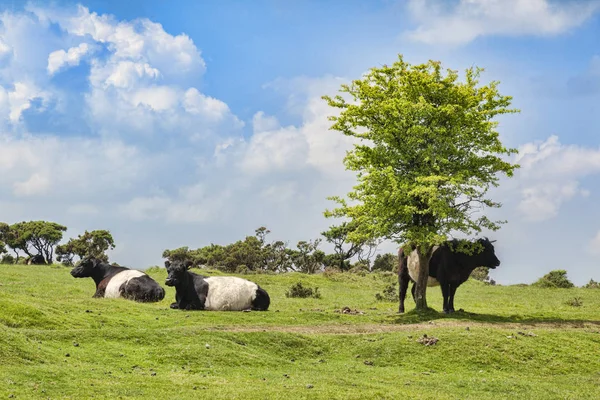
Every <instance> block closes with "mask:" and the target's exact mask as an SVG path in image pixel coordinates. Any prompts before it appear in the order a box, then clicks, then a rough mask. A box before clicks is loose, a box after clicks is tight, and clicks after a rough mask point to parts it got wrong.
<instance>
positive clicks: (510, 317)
mask: <svg viewBox="0 0 600 400" xmlns="http://www.w3.org/2000/svg"><path fill="white" fill-rule="evenodd" d="M150 274H151V275H152V276H153V277H154V278H155V279H157V281H158V282H159V283H161V285H162V286H163V287H165V289H166V291H167V295H166V297H165V299H164V300H163V301H162V302H160V303H157V304H138V303H135V302H132V301H127V300H122V299H93V298H91V296H92V294H93V293H94V284H93V282H92V280H91V279H74V278H72V277H71V276H70V275H69V270H68V269H66V268H63V267H48V266H0V396H1V397H3V398H7V397H11V396H12V398H22V399H33V398H73V399H75V398H77V399H81V398H92V397H94V398H111V399H112V398H120V397H122V398H151V397H156V398H161V399H183V398H192V397H197V398H212V399H234V398H240V399H242V398H243V399H255V398H257V399H258V398H260V399H263V398H269V399H278V398H282V399H283V398H286V399H292V398H293V399H302V398H310V399H316V398H322V399H333V398H335V399H366V398H383V399H387V398H389V399H391V398H398V397H400V396H406V397H407V398H432V399H433V398H441V397H443V398H461V399H464V398H473V399H486V398H495V399H498V398H544V399H548V398H561V399H564V398H577V399H582V398H597V397H598V389H597V388H598V385H599V384H600V359H599V358H598V348H599V346H600V311H598V310H600V290H592V289H537V288H532V287H519V286H507V287H503V286H486V285H483V284H481V283H479V282H476V281H469V282H467V283H466V284H464V285H463V286H461V288H459V289H458V292H457V297H456V301H455V304H456V306H457V308H464V309H465V310H467V312H458V313H456V314H453V315H452V316H446V315H443V314H441V313H438V312H429V313H425V314H421V315H419V314H416V313H414V312H409V313H407V314H406V315H399V314H397V313H396V310H397V303H391V302H378V301H376V300H375V294H376V293H378V292H381V291H382V290H383V289H384V287H385V286H386V285H388V284H389V283H390V282H392V281H393V279H394V277H393V276H389V275H387V276H386V275H381V274H373V275H368V276H365V277H360V276H356V275H349V274H337V275H333V276H330V277H325V276H322V275H316V276H306V275H301V274H293V273H291V274H283V275H247V276H244V277H246V278H248V279H251V280H253V281H255V282H257V283H259V284H260V285H261V286H262V287H264V288H265V289H266V290H267V291H268V292H269V294H270V295H271V300H272V302H271V308H270V311H268V312H248V313H244V312H198V311H179V310H171V309H169V304H170V303H171V302H172V301H173V299H174V289H173V288H170V287H166V286H164V279H165V277H166V273H165V271H164V270H163V269H160V270H157V269H153V270H150ZM298 281H301V282H303V283H306V284H308V285H311V286H313V287H314V286H318V287H319V291H320V292H321V294H322V298H321V299H312V298H311V299H292V298H286V297H285V291H286V290H287V289H288V288H289V287H290V286H291V285H292V284H293V283H296V282H298ZM428 293H429V296H428V297H429V304H430V306H432V307H433V308H434V309H436V310H439V309H440V308H441V296H440V293H439V289H438V288H434V289H433V290H430V291H429V292H428ZM575 298H577V299H578V301H579V302H580V303H581V305H580V306H573V305H570V303H573V300H574V299H575ZM574 303H577V301H575V302H574ZM407 304H408V305H409V309H410V308H412V307H413V303H412V300H410V299H409V300H407ZM343 307H349V308H350V309H351V310H358V311H359V313H356V314H344V313H341V312H340V310H341V309H342V308H343ZM424 334H426V335H427V336H428V337H429V338H431V337H435V338H437V339H439V341H438V342H437V343H436V344H435V345H431V346H425V345H423V344H421V343H419V342H417V339H419V338H421V337H422V336H423V335H424Z"/></svg>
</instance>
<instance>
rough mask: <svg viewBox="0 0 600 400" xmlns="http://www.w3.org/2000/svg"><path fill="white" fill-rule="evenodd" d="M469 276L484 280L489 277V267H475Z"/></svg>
mask: <svg viewBox="0 0 600 400" xmlns="http://www.w3.org/2000/svg"><path fill="white" fill-rule="evenodd" d="M471 278H473V279H475V280H477V281H481V282H485V281H487V280H488V279H489V278H490V269H489V268H486V267H477V268H475V269H474V270H473V272H471Z"/></svg>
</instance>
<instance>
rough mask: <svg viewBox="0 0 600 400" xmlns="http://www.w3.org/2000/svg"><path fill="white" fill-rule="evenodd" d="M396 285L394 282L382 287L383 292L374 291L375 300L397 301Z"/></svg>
mask: <svg viewBox="0 0 600 400" xmlns="http://www.w3.org/2000/svg"><path fill="white" fill-rule="evenodd" d="M398 298H399V297H398V287H397V286H396V282H394V283H392V284H389V285H387V286H386V287H385V288H384V289H383V293H376V294H375V299H376V300H377V301H389V302H395V301H398Z"/></svg>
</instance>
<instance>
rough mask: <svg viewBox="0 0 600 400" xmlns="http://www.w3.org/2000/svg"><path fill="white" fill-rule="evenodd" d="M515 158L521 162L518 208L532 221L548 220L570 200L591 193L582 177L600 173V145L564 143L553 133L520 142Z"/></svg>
mask: <svg viewBox="0 0 600 400" xmlns="http://www.w3.org/2000/svg"><path fill="white" fill-rule="evenodd" d="M515 161H516V162H517V163H519V164H520V165H521V169H520V170H519V171H518V172H517V174H516V178H517V182H519V184H520V186H521V189H520V193H521V201H520V203H519V205H518V209H519V211H520V212H521V213H522V214H523V215H524V216H525V217H526V218H527V219H529V220H531V221H544V220H547V219H549V218H552V217H555V216H556V215H557V214H558V211H559V209H560V206H561V205H562V204H563V203H565V202H566V201H568V200H570V199H572V198H574V197H576V196H583V197H586V196H588V195H589V194H590V191H589V190H588V189H585V188H582V187H581V184H580V180H581V179H582V178H584V177H586V176H590V175H595V174H598V173H600V148H588V147H584V146H578V145H563V144H561V143H560V142H559V140H558V136H556V135H552V136H550V137H549V138H548V139H546V140H545V141H536V142H532V143H526V144H524V145H522V146H520V148H519V154H518V156H517V157H516V158H515Z"/></svg>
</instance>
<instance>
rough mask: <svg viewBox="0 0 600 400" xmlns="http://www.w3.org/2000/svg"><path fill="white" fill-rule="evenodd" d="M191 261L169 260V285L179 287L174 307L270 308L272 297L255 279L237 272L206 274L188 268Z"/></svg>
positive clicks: (213, 308) (202, 308)
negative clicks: (237, 274) (231, 273)
mask: <svg viewBox="0 0 600 400" xmlns="http://www.w3.org/2000/svg"><path fill="white" fill-rule="evenodd" d="M190 266H191V263H190V262H181V261H173V262H170V261H165V267H166V268H167V272H168V273H169V275H168V277H167V279H166V281H165V285H167V286H174V287H175V302H174V303H172V304H171V308H178V309H181V310H209V311H243V310H255V311H266V310H267V309H268V308H269V304H270V303H271V299H270V298H269V295H268V294H267V292H266V291H265V290H264V289H263V288H261V287H260V286H258V285H257V284H256V283H254V282H250V281H249V280H246V279H242V278H238V277H235V276H212V277H206V276H202V275H198V274H195V273H193V272H190V271H188V269H189V267H190Z"/></svg>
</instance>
